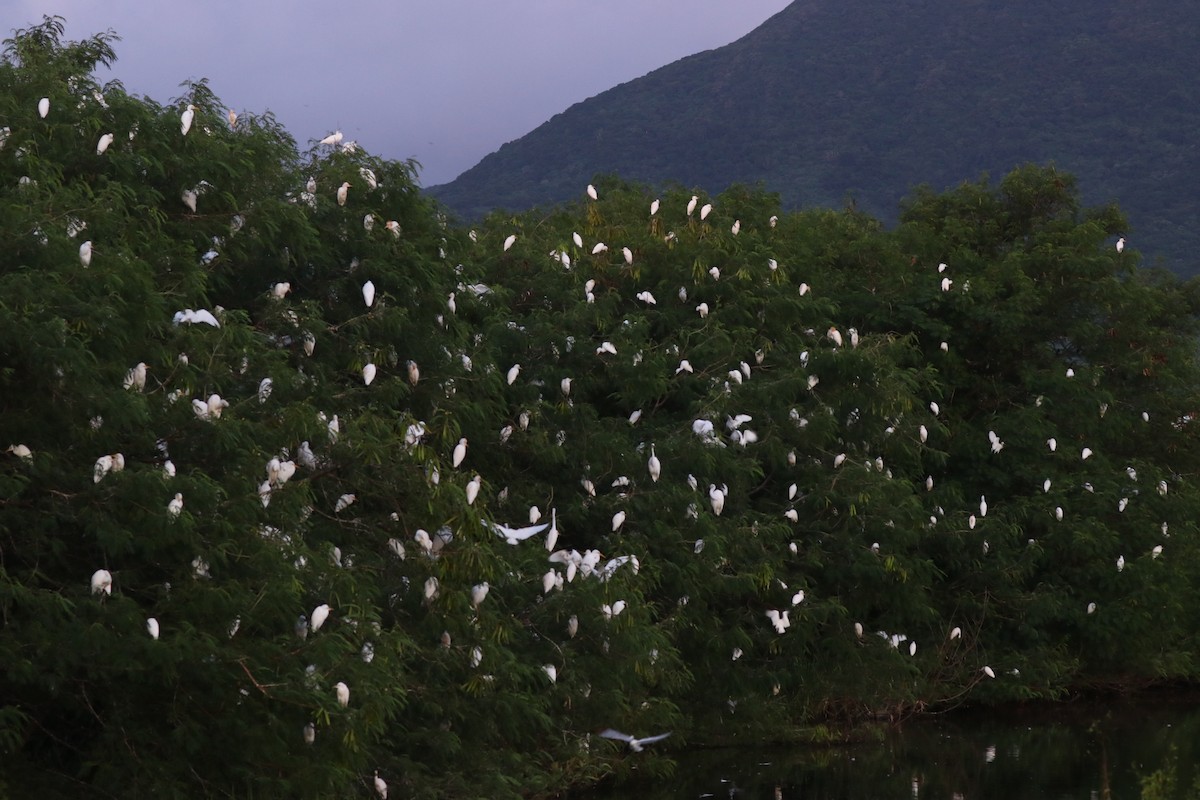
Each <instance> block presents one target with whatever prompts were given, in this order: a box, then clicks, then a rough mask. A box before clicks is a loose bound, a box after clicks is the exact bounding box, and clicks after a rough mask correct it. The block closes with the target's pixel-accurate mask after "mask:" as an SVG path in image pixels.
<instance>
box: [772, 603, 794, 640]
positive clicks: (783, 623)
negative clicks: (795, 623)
mask: <svg viewBox="0 0 1200 800" xmlns="http://www.w3.org/2000/svg"><path fill="white" fill-rule="evenodd" d="M789 613H790V612H787V611H784V612H782V613H780V612H779V611H777V610H776V609H774V608H771V609H767V619H769V620H770V621H771V625H773V626H774V627H775V632H776V633H779V634H782V633H783V632H784V631H786V630H787V629H788V628H789V627H791V624H792V622H791V620H790V619H788V614H789Z"/></svg>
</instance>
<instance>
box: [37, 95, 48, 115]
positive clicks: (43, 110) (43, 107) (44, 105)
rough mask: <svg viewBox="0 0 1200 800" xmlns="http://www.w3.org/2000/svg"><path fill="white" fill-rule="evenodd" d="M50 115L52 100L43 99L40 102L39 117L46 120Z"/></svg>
mask: <svg viewBox="0 0 1200 800" xmlns="http://www.w3.org/2000/svg"><path fill="white" fill-rule="evenodd" d="M49 113H50V98H49V97H43V98H42V99H41V100H38V116H39V117H41V118H42V119H45V118H46V115H47V114H49Z"/></svg>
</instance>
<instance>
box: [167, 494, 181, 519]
mask: <svg viewBox="0 0 1200 800" xmlns="http://www.w3.org/2000/svg"><path fill="white" fill-rule="evenodd" d="M182 512H183V494H182V493H180V492H176V493H175V497H174V498H173V499H172V500H171V502H169V503H167V514H169V515H170V516H171V517H178V516H179V515H180V514H181V513H182Z"/></svg>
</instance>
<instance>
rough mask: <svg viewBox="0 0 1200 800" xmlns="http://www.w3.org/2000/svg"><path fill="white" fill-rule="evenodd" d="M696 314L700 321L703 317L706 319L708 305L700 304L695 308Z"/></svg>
mask: <svg viewBox="0 0 1200 800" xmlns="http://www.w3.org/2000/svg"><path fill="white" fill-rule="evenodd" d="M696 313H698V314H699V315H700V319H704V318H705V317H707V316H708V303H701V304H700V305H698V306H696Z"/></svg>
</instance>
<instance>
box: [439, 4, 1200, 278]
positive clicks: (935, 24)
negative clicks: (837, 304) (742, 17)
mask: <svg viewBox="0 0 1200 800" xmlns="http://www.w3.org/2000/svg"><path fill="white" fill-rule="evenodd" d="M1198 34H1200V5H1197V4H1191V3H1178V2H1170V1H1169V0H1136V1H1135V2H1131V1H1130V0H1086V1H1085V0H1063V1H1062V2H1055V3H1044V2H1035V0H1004V1H1003V2H1000V0H797V1H796V2H794V3H793V4H792V5H790V6H788V7H787V8H786V9H784V10H783V11H782V12H780V13H779V14H776V15H775V16H774V17H772V18H770V19H769V20H767V21H766V22H765V23H763V24H762V25H761V26H760V27H758V28H757V29H755V30H754V31H752V32H751V33H749V34H748V35H746V36H745V37H743V38H741V39H739V40H738V41H736V42H734V43H732V44H730V45H727V46H725V47H722V48H719V49H716V50H709V51H706V52H702V53H698V54H696V55H693V56H689V57H687V58H684V59H681V60H679V61H676V62H675V63H673V64H670V65H668V66H666V67H663V68H661V69H658V70H655V71H654V72H651V73H649V74H648V75H645V76H643V77H641V78H638V79H637V80H633V81H630V82H628V83H624V84H621V85H619V86H616V87H614V88H612V89H610V90H608V91H606V92H603V93H602V94H599V95H597V96H595V97H592V98H589V99H587V100H585V101H584V102H581V103H577V104H576V105H574V106H572V107H571V108H569V109H567V110H566V111H564V112H563V113H561V114H558V115H556V116H555V117H553V118H552V119H550V120H549V121H547V122H546V123H544V124H543V125H541V126H539V127H538V128H537V129H535V130H533V131H532V132H530V133H529V134H527V135H526V136H523V137H521V138H520V139H517V140H516V141H513V142H509V143H508V144H505V145H504V146H502V147H501V148H500V149H499V150H498V151H496V152H495V153H492V154H491V155H489V156H487V157H486V158H484V159H483V160H482V161H481V162H480V163H479V164H477V165H476V166H474V167H472V168H471V169H469V170H467V171H466V172H464V173H463V174H462V175H460V176H459V177H458V178H457V179H456V180H454V181H453V182H451V183H448V184H444V185H441V186H435V187H432V188H431V189H429V191H430V193H431V194H433V195H434V196H435V197H437V198H438V199H439V200H441V202H443V203H444V204H445V205H447V206H448V207H450V208H451V209H452V210H453V211H455V212H456V213H458V214H460V215H461V216H463V217H465V218H477V217H480V216H482V215H483V214H485V213H487V212H488V211H490V210H491V209H493V208H497V207H499V208H507V209H512V210H517V209H522V208H527V207H530V206H533V205H541V204H552V203H556V202H560V201H563V200H566V199H568V198H573V197H577V196H579V194H580V192H581V191H582V187H583V186H584V185H585V184H586V183H587V182H588V181H589V180H591V179H592V178H593V177H594V176H595V175H596V174H597V173H617V174H618V175H620V176H621V177H622V178H625V179H629V180H634V181H645V182H649V183H654V184H665V183H673V182H677V183H681V184H683V185H685V186H694V187H699V188H702V189H704V190H706V191H708V192H716V191H720V190H721V189H723V188H725V187H727V186H728V185H730V184H732V183H751V184H753V183H757V182H762V183H763V184H764V185H765V186H766V187H767V188H768V189H770V190H772V191H777V192H779V193H780V194H781V196H782V198H783V200H784V203H785V205H787V206H789V207H804V206H841V205H843V204H845V203H847V202H853V203H855V204H856V205H857V207H858V208H860V209H862V210H865V211H868V212H870V213H872V214H875V215H877V216H879V217H881V218H882V219H884V220H890V219H894V218H895V215H896V209H897V203H898V202H899V200H900V198H902V197H903V196H905V195H906V194H907V193H908V192H909V190H910V189H911V188H912V187H913V186H914V185H918V184H929V185H931V186H932V187H934V188H935V189H942V188H945V187H948V186H953V185H957V184H959V183H961V182H963V181H965V180H976V179H978V178H979V177H980V176H981V174H983V173H990V174H991V175H994V176H1000V175H1002V174H1003V173H1005V172H1007V171H1008V170H1009V169H1010V168H1012V167H1013V166H1015V165H1018V164H1021V163H1024V162H1036V163H1054V164H1055V165H1056V166H1057V167H1058V168H1060V169H1064V170H1066V171H1068V172H1072V173H1074V174H1076V175H1077V176H1078V178H1079V183H1080V187H1081V190H1082V195H1083V200H1084V201H1085V202H1087V203H1104V202H1108V201H1119V202H1120V204H1121V207H1122V208H1123V209H1124V210H1125V211H1126V213H1127V214H1128V216H1129V220H1130V231H1129V237H1128V238H1129V241H1130V245H1131V246H1132V247H1135V248H1137V249H1139V250H1140V251H1141V252H1143V254H1144V255H1145V256H1146V257H1147V258H1148V259H1150V260H1152V261H1154V260H1158V259H1161V260H1162V262H1163V263H1164V264H1165V265H1166V266H1169V267H1171V268H1173V269H1175V270H1176V271H1178V272H1180V273H1183V274H1194V273H1196V272H1197V271H1200V265H1198V264H1197V262H1196V261H1195V259H1194V258H1193V257H1192V255H1191V254H1192V253H1194V252H1196V250H1197V246H1200V233H1198V231H1197V226H1196V225H1194V224H1193V223H1194V221H1195V220H1196V219H1197V217H1198V216H1200V189H1198V188H1197V182H1196V181H1195V179H1194V178H1195V175H1196V174H1197V172H1198V171H1200V150H1198V149H1197V146H1196V143H1195V140H1194V136H1193V132H1194V131H1195V130H1197V129H1200V90H1198V89H1197V87H1196V85H1195V83H1194V81H1193V76H1194V75H1196V74H1197V72H1200V49H1198V48H1196V47H1195V42H1196V39H1197V35H1198Z"/></svg>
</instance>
